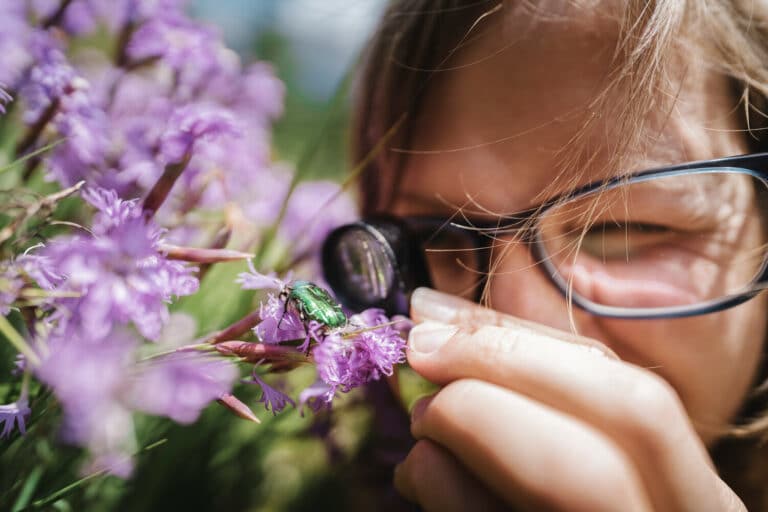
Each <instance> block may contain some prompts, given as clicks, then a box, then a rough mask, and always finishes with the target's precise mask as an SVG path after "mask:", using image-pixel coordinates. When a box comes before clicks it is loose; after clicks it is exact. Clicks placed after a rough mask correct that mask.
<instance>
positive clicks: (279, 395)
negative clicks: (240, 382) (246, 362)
mask: <svg viewBox="0 0 768 512" xmlns="http://www.w3.org/2000/svg"><path fill="white" fill-rule="evenodd" d="M251 379H252V380H246V381H244V382H247V383H250V384H257V385H259V386H260V387H261V396H260V397H259V399H258V400H256V401H257V402H260V403H263V404H264V408H265V409H266V410H268V411H270V410H271V411H272V414H273V415H274V414H277V413H278V412H281V411H282V410H283V409H285V407H286V406H287V405H288V404H291V405H292V406H293V407H296V402H294V401H293V399H291V397H289V396H288V395H286V394H285V393H283V392H282V391H279V390H277V389H275V388H273V387H272V386H270V385H268V384H267V383H266V382H264V380H263V379H261V377H259V375H258V374H257V373H256V369H255V368H254V371H253V374H252V375H251Z"/></svg>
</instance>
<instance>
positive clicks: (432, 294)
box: [411, 288, 618, 359]
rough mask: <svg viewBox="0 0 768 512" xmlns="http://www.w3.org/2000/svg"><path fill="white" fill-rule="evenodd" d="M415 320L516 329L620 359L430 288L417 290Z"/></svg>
mask: <svg viewBox="0 0 768 512" xmlns="http://www.w3.org/2000/svg"><path fill="white" fill-rule="evenodd" d="M411 318H412V319H413V320H414V321H415V322H423V321H428V320H433V321H436V322H442V323H446V324H455V325H463V326H465V327H467V328H473V327H480V326H484V325H495V326H499V327H514V328H517V329H518V330H519V331H520V332H526V331H533V332H536V333H537V334H538V335H539V336H546V337H548V338H552V339H558V340H562V341H567V342H569V343H572V344H574V345H582V346H586V347H592V348H594V349H595V350H598V351H601V352H603V353H604V354H605V355H607V356H608V357H611V358H613V359H618V356H617V355H616V354H615V353H614V352H613V351H612V350H611V349H610V348H608V347H606V346H605V345H604V344H603V343H600V342H599V341H597V340H593V339H591V338H585V337H583V336H579V335H577V334H573V333H570V332H565V331H560V330H558V329H553V328H552V327H548V326H546V325H541V324H537V323H535V322H530V321H528V320H523V319H521V318H516V317H513V316H511V315H506V314H504V313H500V312H498V311H495V310H493V309H489V308H486V307H483V306H480V305H478V304H475V303H474V302H470V301H468V300H465V299H462V298H460V297H456V296H455V295H448V294H445V293H440V292H438V291H435V290H432V289H430V288H417V289H416V290H415V291H414V292H413V295H412V296H411Z"/></svg>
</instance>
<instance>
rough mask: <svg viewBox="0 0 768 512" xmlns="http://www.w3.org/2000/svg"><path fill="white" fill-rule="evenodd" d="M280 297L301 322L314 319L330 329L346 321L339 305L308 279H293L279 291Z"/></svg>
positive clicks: (340, 325)
mask: <svg viewBox="0 0 768 512" xmlns="http://www.w3.org/2000/svg"><path fill="white" fill-rule="evenodd" d="M280 298H281V299H282V300H283V301H284V302H285V309H286V311H287V310H288V305H289V304H290V305H292V306H293V307H294V308H295V309H296V311H297V312H298V314H299V318H301V320H302V322H307V321H311V320H314V321H315V322H318V323H321V324H323V325H325V326H327V327H329V328H331V329H334V328H336V327H343V326H344V325H346V323H347V315H345V314H344V311H342V310H341V305H340V304H338V303H336V302H335V301H334V300H333V297H331V295H330V294H329V293H328V292H327V291H326V290H325V289H323V288H321V287H320V286H317V285H316V284H314V283H311V282H309V281H294V282H293V283H292V284H291V285H290V286H286V287H285V288H284V289H283V290H282V291H281V292H280Z"/></svg>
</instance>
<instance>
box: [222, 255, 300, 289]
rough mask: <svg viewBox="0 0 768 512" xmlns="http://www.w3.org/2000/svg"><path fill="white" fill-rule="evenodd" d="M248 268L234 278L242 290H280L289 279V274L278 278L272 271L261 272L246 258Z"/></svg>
mask: <svg viewBox="0 0 768 512" xmlns="http://www.w3.org/2000/svg"><path fill="white" fill-rule="evenodd" d="M248 270H249V271H248V272H241V273H239V274H238V275H237V279H236V280H235V282H236V283H238V284H239V285H240V287H241V288H242V289H243V290H264V289H273V290H282V289H283V288H285V287H286V284H287V282H288V281H290V280H291V277H290V276H286V278H285V279H280V278H279V277H277V274H275V273H274V272H270V273H269V274H262V273H261V272H259V271H257V270H256V267H254V266H253V260H248Z"/></svg>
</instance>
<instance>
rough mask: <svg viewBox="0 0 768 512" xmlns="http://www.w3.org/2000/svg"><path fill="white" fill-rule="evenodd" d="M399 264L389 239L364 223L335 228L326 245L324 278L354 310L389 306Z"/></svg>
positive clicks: (344, 302) (324, 251)
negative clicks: (388, 241) (389, 244)
mask: <svg viewBox="0 0 768 512" xmlns="http://www.w3.org/2000/svg"><path fill="white" fill-rule="evenodd" d="M396 265H397V263H396V261H394V255H393V254H392V250H391V249H390V248H389V246H388V245H387V242H386V240H385V239H384V238H383V237H382V236H381V234H379V233H378V232H377V231H375V230H373V229H371V228H369V227H368V226H366V225H364V224H352V225H349V226H345V227H343V228H341V229H339V230H337V231H335V232H334V233H333V234H332V235H331V236H330V237H329V238H328V240H327V241H326V243H325V246H324V248H323V269H324V271H325V279H326V280H327V281H328V284H330V285H331V288H333V290H334V292H335V293H336V295H337V296H338V297H339V299H340V300H341V302H342V303H343V304H344V305H345V306H347V307H349V308H351V309H354V310H363V309H367V308H371V307H383V308H385V309H387V307H386V306H387V299H389V298H390V296H391V295H392V291H393V289H394V288H395V287H396V272H397V270H396Z"/></svg>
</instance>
